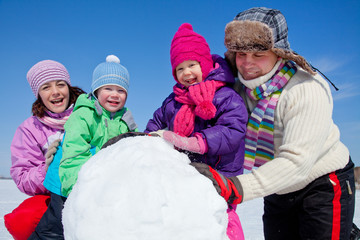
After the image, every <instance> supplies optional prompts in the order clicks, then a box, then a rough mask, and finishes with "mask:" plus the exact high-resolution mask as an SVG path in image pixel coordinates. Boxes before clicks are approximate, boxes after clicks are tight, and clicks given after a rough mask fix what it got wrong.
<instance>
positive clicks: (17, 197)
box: [0, 180, 360, 240]
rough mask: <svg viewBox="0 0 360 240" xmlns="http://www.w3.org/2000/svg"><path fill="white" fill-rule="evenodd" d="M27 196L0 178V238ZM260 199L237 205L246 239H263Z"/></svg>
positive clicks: (358, 216)
mask: <svg viewBox="0 0 360 240" xmlns="http://www.w3.org/2000/svg"><path fill="white" fill-rule="evenodd" d="M26 198H27V196H26V195H25V194H22V193H21V192H20V191H19V190H18V189H17V188H16V186H15V184H14V182H13V181H12V180H0V217H1V224H0V240H4V239H12V238H11V236H10V235H9V233H8V232H7V231H6V229H5V226H4V215H5V214H7V213H9V212H11V211H12V210H13V209H14V208H15V207H17V206H18V205H19V204H20V203H21V202H22V201H23V200H24V199H26ZM356 203H357V205H356V206H357V207H356V208H355V217H354V222H355V223H356V224H357V225H358V226H360V207H359V204H360V191H357V192H356ZM262 207H263V206H262V199H255V200H252V201H249V202H245V203H242V204H240V205H239V207H238V210H237V212H238V214H239V216H240V219H241V223H242V226H243V229H244V233H245V239H246V240H260V239H264V238H263V236H262V221H261V215H262Z"/></svg>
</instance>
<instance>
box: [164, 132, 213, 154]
mask: <svg viewBox="0 0 360 240" xmlns="http://www.w3.org/2000/svg"><path fill="white" fill-rule="evenodd" d="M162 135H163V138H164V139H165V140H166V141H168V142H171V143H172V144H174V146H175V147H177V148H180V149H182V150H186V151H189V152H194V153H199V154H204V153H205V152H206V149H207V147H206V146H205V143H204V140H203V139H202V138H201V137H181V136H180V135H178V134H176V133H174V132H172V131H164V132H163V133H162Z"/></svg>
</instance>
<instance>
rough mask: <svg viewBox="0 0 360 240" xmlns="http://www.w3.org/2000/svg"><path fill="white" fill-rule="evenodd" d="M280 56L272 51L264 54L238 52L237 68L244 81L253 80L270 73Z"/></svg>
mask: <svg viewBox="0 0 360 240" xmlns="http://www.w3.org/2000/svg"><path fill="white" fill-rule="evenodd" d="M277 60H278V56H277V55H276V54H275V53H273V52H272V51H270V50H267V51H262V52H237V53H236V68H237V70H238V71H239V73H240V74H241V76H242V77H243V78H244V80H252V79H255V78H258V77H261V76H263V75H265V74H267V73H268V72H270V71H271V70H272V69H273V68H274V66H275V64H276V62H277Z"/></svg>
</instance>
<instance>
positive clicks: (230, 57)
mask: <svg viewBox="0 0 360 240" xmlns="http://www.w3.org/2000/svg"><path fill="white" fill-rule="evenodd" d="M224 55H225V60H226V62H227V63H228V65H229V66H230V69H231V72H232V73H233V75H234V76H236V75H237V71H238V70H237V67H236V52H232V51H229V50H228V51H226V52H225V54H224Z"/></svg>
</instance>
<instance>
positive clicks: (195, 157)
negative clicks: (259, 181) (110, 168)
mask: <svg viewBox="0 0 360 240" xmlns="http://www.w3.org/2000/svg"><path fill="white" fill-rule="evenodd" d="M170 60H171V66H172V74H173V76H174V79H175V81H176V84H175V86H174V87H173V92H172V93H171V94H170V95H169V96H168V97H167V98H166V99H165V100H164V102H163V104H162V106H161V107H160V108H158V109H157V110H156V111H155V112H154V116H153V118H152V119H150V120H149V122H148V124H147V126H146V130H145V132H153V133H154V132H155V133H156V134H158V135H160V136H161V137H163V138H164V139H165V140H166V141H168V142H170V143H172V144H173V145H174V147H175V148H176V149H178V150H179V151H183V152H185V153H186V154H188V156H189V158H190V160H191V161H193V162H203V163H206V164H208V165H209V166H211V167H213V168H215V169H216V170H217V171H219V172H221V173H222V174H223V175H224V176H227V177H232V176H236V175H237V174H242V173H243V163H244V137H245V131H246V123H247V118H248V115H247V111H246V108H245V105H244V102H243V100H242V98H241V97H240V96H239V95H238V94H237V93H236V92H235V91H234V90H233V89H232V85H233V83H234V77H233V75H232V72H231V70H230V68H229V67H228V65H227V63H226V61H225V60H224V59H223V58H222V57H220V56H218V55H211V53H210V48H209V45H208V44H207V42H206V40H205V39H204V37H203V36H201V35H200V34H198V33H196V32H194V31H193V28H192V26H191V25H190V24H188V23H184V24H182V25H181V26H180V27H179V29H178V31H177V32H176V33H175V35H174V38H173V40H172V42H171V49H170ZM235 210H236V203H235V204H232V205H229V209H228V216H229V225H228V229H227V234H228V236H229V238H230V239H244V235H243V232H242V228H241V224H240V220H239V217H238V216H237V214H236V212H235Z"/></svg>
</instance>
